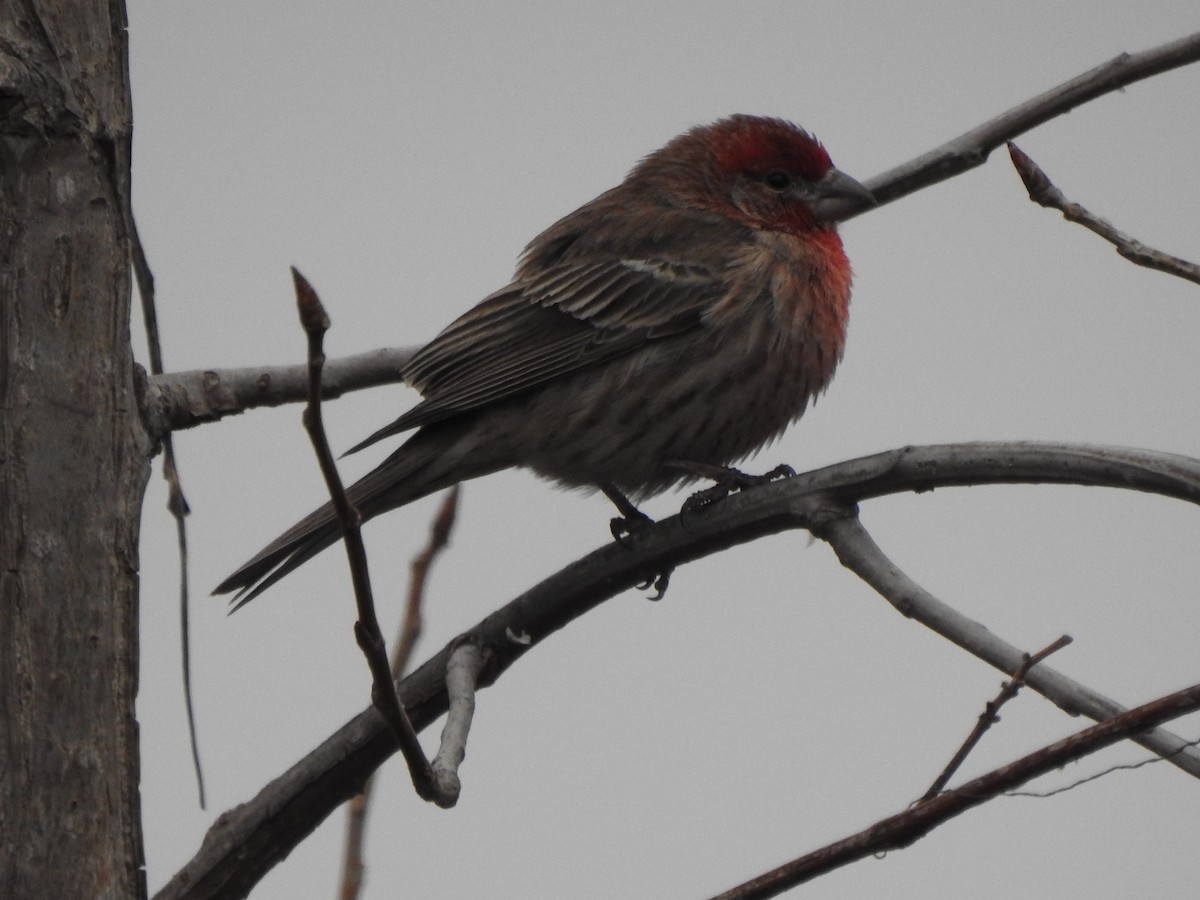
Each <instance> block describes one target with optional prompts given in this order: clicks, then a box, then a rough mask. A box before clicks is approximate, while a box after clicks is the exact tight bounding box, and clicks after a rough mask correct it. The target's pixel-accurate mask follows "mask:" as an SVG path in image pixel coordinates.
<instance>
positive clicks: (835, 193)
mask: <svg viewBox="0 0 1200 900" xmlns="http://www.w3.org/2000/svg"><path fill="white" fill-rule="evenodd" d="M632 178H633V180H645V181H646V182H648V183H651V184H653V185H654V187H655V188H656V189H657V190H658V191H659V192H660V193H661V194H662V195H664V196H666V197H668V198H671V197H675V198H678V199H681V200H683V201H684V202H686V203H688V204H689V205H694V206H698V207H701V208H705V209H710V210H712V211H713V212H718V213H721V214H723V215H727V216H729V217H730V218H733V219H736V220H738V221H740V222H742V223H743V224H746V225H749V226H751V227H754V228H762V229H767V230H773V231H791V232H797V231H810V230H812V229H814V228H818V227H822V225H821V223H823V222H826V221H831V220H833V219H835V218H836V217H837V214H838V212H840V211H841V210H843V209H844V208H845V206H844V202H845V201H846V200H847V199H852V200H858V201H862V202H870V200H869V198H870V195H869V194H868V193H867V191H866V190H865V189H864V188H863V187H862V186H861V185H859V184H858V182H856V181H854V180H853V179H851V178H849V177H848V176H846V175H843V174H842V173H841V172H839V171H838V170H837V169H835V168H834V166H833V163H832V161H831V160H830V159H829V154H828V153H827V152H825V148H824V147H822V146H821V144H820V143H819V142H818V141H817V140H816V138H814V137H813V136H812V135H810V134H809V133H808V132H807V131H805V130H804V129H803V128H801V127H800V126H798V125H793V124H792V123H791V122H786V121H784V120H783V119H774V118H768V117H765V116H748V115H734V116H729V117H728V118H725V119H721V120H719V121H717V122H714V123H712V124H711V125H702V126H699V127H697V128H693V129H691V130H690V131H688V132H685V133H684V134H681V135H680V136H679V137H677V138H675V139H674V140H673V141H671V142H670V143H668V144H667V145H666V146H665V147H663V148H662V149H661V150H658V151H657V152H655V153H652V154H651V155H650V156H648V157H646V158H645V159H644V160H642V162H641V164H640V165H639V166H638V167H637V168H636V169H634V171H633V173H632ZM835 200H836V201H841V205H840V206H839V205H835V204H834V203H833V201H835Z"/></svg>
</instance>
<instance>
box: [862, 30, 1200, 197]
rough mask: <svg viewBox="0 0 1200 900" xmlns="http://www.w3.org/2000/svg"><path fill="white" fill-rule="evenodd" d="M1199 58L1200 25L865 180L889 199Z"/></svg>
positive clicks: (941, 178) (966, 168) (960, 170)
mask: <svg viewBox="0 0 1200 900" xmlns="http://www.w3.org/2000/svg"><path fill="white" fill-rule="evenodd" d="M1197 60H1200V31H1198V32H1196V33H1195V34H1190V35H1188V36H1187V37H1184V38H1180V39H1178V40H1175V41H1170V42H1169V43H1166V44H1160V45H1159V46H1157V47H1152V48H1151V49H1149V50H1144V51H1142V52H1141V53H1132V54H1130V53H1122V54H1121V55H1119V56H1116V57H1114V58H1113V59H1110V60H1109V61H1108V62H1106V63H1103V64H1101V65H1099V66H1096V68H1094V69H1091V70H1090V71H1087V72H1084V73H1083V74H1082V75H1078V76H1076V77H1075V78H1072V79H1070V80H1069V81H1064V82H1063V83H1062V84H1060V85H1058V86H1057V87H1054V88H1051V89H1050V90H1048V91H1046V92H1045V93H1042V94H1039V95H1038V96H1036V97H1034V98H1033V99H1031V100H1027V101H1025V102H1024V103H1021V104H1018V105H1017V106H1014V107H1013V108H1012V109H1009V110H1007V111H1006V112H1003V113H1001V114H1000V115H998V116H996V117H994V118H992V119H989V120H988V121H987V122H984V123H983V124H982V125H980V126H978V127H976V128H972V129H971V130H970V131H968V132H965V133H964V134H961V135H959V136H958V137H956V138H954V139H953V140H951V141H947V142H946V143H945V144H942V145H941V146H940V147H936V148H934V149H933V150H930V151H929V152H928V153H925V154H922V155H921V156H919V157H917V158H916V159H914V160H910V161H909V162H906V163H903V164H902V165H899V166H897V167H896V168H894V169H890V170H888V171H887V172H884V173H883V174H882V175H877V176H876V177H875V178H872V179H870V180H869V181H867V182H865V185H866V187H867V189H868V190H869V191H870V192H871V193H872V194H873V195H874V196H875V200H876V205H877V206H883V205H884V204H887V203H891V202H892V201H893V200H898V199H899V198H901V197H904V196H906V195H908V194H911V193H913V192H914V191H918V190H920V189H921V188H924V187H928V186H929V185H931V184H937V183H938V182H939V181H945V180H946V179H948V178H953V177H954V176H955V175H961V174H962V173H963V172H966V171H969V170H970V169H973V168H975V167H976V166H979V165H982V164H983V163H984V162H986V161H987V158H988V155H989V154H990V153H991V152H992V151H993V150H995V149H996V148H997V147H999V146H1001V145H1002V144H1004V143H1006V142H1007V141H1010V140H1012V139H1013V138H1015V137H1019V136H1020V135H1022V134H1024V133H1025V132H1027V131H1029V130H1030V129H1033V128H1035V127H1037V126H1038V125H1042V124H1044V123H1045V122H1048V121H1050V120H1051V119H1053V118H1055V117H1057V116H1061V115H1063V114H1064V113H1069V112H1070V111H1071V110H1073V109H1075V108H1076V107H1078V106H1081V105H1083V104H1084V103H1087V102H1088V101H1089V100H1095V99H1096V98H1097V97H1101V96H1103V95H1104V94H1109V93H1112V92H1113V91H1119V90H1121V89H1122V88H1125V87H1127V86H1129V85H1131V84H1133V83H1134V82H1136V81H1141V80H1142V79H1144V78H1149V77H1151V76H1152V75H1158V74H1160V73H1162V72H1167V71H1170V70H1171V69H1177V68H1179V67H1181V66H1186V65H1189V64H1191V63H1194V62H1196V61H1197ZM872 208H875V207H872ZM866 211H867V210H862V211H860V213H856V215H857V214H861V212H866Z"/></svg>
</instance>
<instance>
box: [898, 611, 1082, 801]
mask: <svg viewBox="0 0 1200 900" xmlns="http://www.w3.org/2000/svg"><path fill="white" fill-rule="evenodd" d="M1069 643H1071V636H1070V635H1067V634H1064V635H1063V636H1062V637H1060V638H1059V639H1058V640H1056V641H1055V642H1054V643H1052V644H1050V646H1048V647H1045V648H1043V649H1041V650H1039V651H1038V652H1037V653H1035V654H1033V655H1032V656H1030V655H1029V654H1028V653H1026V654H1025V658H1024V659H1023V660H1022V661H1021V665H1019V666H1017V670H1016V671H1015V672H1013V675H1012V678H1011V679H1010V680H1009V681H1006V682H1004V684H1003V685H1002V686H1001V688H1000V693H999V694H997V695H996V699H995V700H990V701H988V702H987V704H985V705H984V709H983V712H982V713H980V714H979V719H978V721H976V723H975V727H974V728H973V729H971V733H970V734H969V735H967V739H966V740H965V741H963V744H962V746H961V747H959V748H958V752H957V753H955V754H954V756H953V757H952V758H951V760H950V762H948V763H947V764H946V768H944V769H942V773H941V774H940V775H938V777H937V778H935V779H934V781H933V784H931V785H930V786H929V790H927V791H926V792H925V794H924V795H923V796H922V797H921V800H929V799H932V798H933V797H936V796H937V795H938V794H940V793H941V792H942V788H944V787H945V786H946V785H947V784H949V782H950V779H951V778H953V777H954V773H955V772H957V771H958V770H959V768H960V767H961V766H962V764H963V762H964V761H966V758H967V756H968V755H970V753H971V751H972V750H974V749H975V746H976V745H977V744H978V743H979V742H980V741H981V740H982V739H983V736H984V734H986V733H987V730H988V729H989V728H991V727H992V725H993V724H995V723H996V722H999V721H1000V716H999V713H1000V707H1002V706H1003V705H1004V704H1005V703H1007V702H1008V701H1009V700H1011V699H1012V698H1013V697H1015V696H1017V692H1018V691H1019V690H1020V689H1021V686H1022V685H1023V684H1024V683H1025V676H1026V674H1028V672H1029V670H1030V669H1032V668H1033V667H1034V666H1036V665H1037V664H1038V663H1040V662H1041V661H1042V660H1043V659H1045V658H1046V657H1047V656H1050V655H1051V654H1052V653H1056V652H1058V651H1059V650H1061V649H1062V648H1063V647H1065V646H1067V645H1068V644H1069Z"/></svg>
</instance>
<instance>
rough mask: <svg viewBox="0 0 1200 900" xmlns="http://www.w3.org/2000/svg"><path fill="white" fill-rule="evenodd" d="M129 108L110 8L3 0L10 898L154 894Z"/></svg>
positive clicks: (1, 580) (2, 485) (2, 665)
mask: <svg viewBox="0 0 1200 900" xmlns="http://www.w3.org/2000/svg"><path fill="white" fill-rule="evenodd" d="M129 138H130V104H129V88H128V68H127V48H126V35H125V11H124V7H123V4H121V3H120V2H117V0H113V2H107V0H74V2H72V0H24V2H17V0H0V734H2V739H0V897H4V898H12V900H31V898H43V897H45V898H50V897H53V898H59V897H62V898H67V897H70V898H99V897H103V898H110V897H112V898H116V897H119V898H131V897H142V896H144V895H145V883H144V875H143V873H142V862H143V859H142V856H143V854H142V837H141V824H140V818H139V808H138V765H139V762H138V746H137V724H136V722H135V720H134V696H135V693H136V689H137V668H136V666H137V634H138V633H137V567H138V566H137V539H138V526H139V518H140V510H141V502H142V495H143V491H144V488H145V484H146V478H147V475H148V471H149V456H150V442H149V439H148V437H147V434H146V430H145V429H144V427H143V425H142V423H141V420H140V418H139V414H138V404H137V397H138V393H137V378H136V370H135V366H134V363H133V358H132V354H131V349H130V339H129V299H130V274H129V229H128V220H127V216H126V213H125V210H127V208H128V207H127V203H126V198H127V197H128V186H129Z"/></svg>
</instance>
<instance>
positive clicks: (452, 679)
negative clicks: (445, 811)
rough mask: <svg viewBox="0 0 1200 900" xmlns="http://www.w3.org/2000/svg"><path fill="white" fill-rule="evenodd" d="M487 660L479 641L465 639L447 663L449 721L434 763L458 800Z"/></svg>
mask: <svg viewBox="0 0 1200 900" xmlns="http://www.w3.org/2000/svg"><path fill="white" fill-rule="evenodd" d="M485 662H486V657H485V655H484V652H483V651H482V650H481V649H480V648H479V647H478V646H477V645H476V644H473V643H471V642H470V641H464V642H463V643H461V644H459V645H458V646H457V647H455V648H454V650H453V652H452V653H451V654H450V661H449V662H448V663H446V706H447V710H446V724H445V725H444V726H443V727H442V742H441V746H440V747H439V748H438V752H437V755H436V756H435V757H434V758H433V763H432V764H431V765H432V767H433V777H434V779H435V780H436V782H437V785H438V789H439V790H440V791H442V793H443V794H445V795H446V796H447V797H452V798H454V800H457V799H458V795H459V792H460V791H461V789H462V783H461V782H460V781H459V778H458V767H459V766H460V765H462V761H463V760H464V759H465V758H466V756H467V736H468V735H469V734H470V733H471V720H472V718H474V716H475V685H476V681H477V680H478V678H479V673H480V672H481V671H482V670H483V666H484V663H485ZM447 805H448V806H453V805H454V804H453V803H448V804H447Z"/></svg>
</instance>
